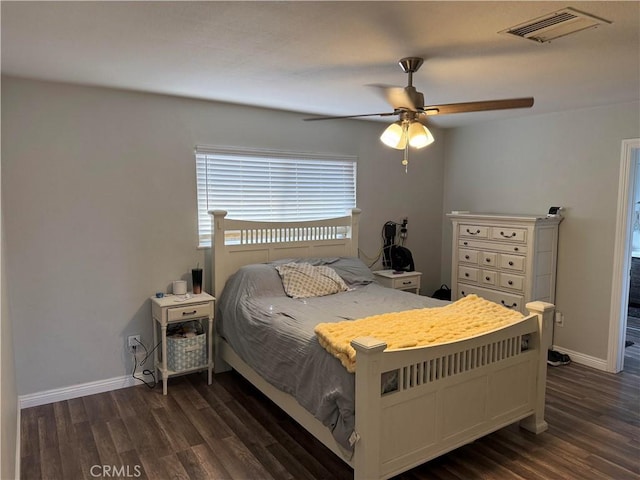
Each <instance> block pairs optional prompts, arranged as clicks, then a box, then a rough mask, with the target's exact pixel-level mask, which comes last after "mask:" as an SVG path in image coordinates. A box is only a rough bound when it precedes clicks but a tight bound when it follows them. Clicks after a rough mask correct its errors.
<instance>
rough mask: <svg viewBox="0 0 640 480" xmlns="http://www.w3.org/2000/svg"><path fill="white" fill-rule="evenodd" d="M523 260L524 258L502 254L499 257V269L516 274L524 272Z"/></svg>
mask: <svg viewBox="0 0 640 480" xmlns="http://www.w3.org/2000/svg"><path fill="white" fill-rule="evenodd" d="M524 260H525V257H523V256H520V255H508V254H506V253H503V254H501V255H500V268H503V269H505V270H513V271H516V272H524Z"/></svg>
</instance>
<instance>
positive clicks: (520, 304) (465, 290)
mask: <svg viewBox="0 0 640 480" xmlns="http://www.w3.org/2000/svg"><path fill="white" fill-rule="evenodd" d="M457 290H458V291H457V292H456V298H462V297H466V296H467V295H470V294H472V293H475V294H476V295H478V296H479V297H482V298H484V299H485V300H489V301H490V302H495V303H498V304H500V305H503V306H505V307H507V308H510V309H512V310H517V311H519V312H522V313H525V311H524V297H523V296H522V295H514V294H511V293H505V292H499V291H497V290H489V289H488V288H482V287H476V286H474V285H465V284H463V283H460V284H458V288H457Z"/></svg>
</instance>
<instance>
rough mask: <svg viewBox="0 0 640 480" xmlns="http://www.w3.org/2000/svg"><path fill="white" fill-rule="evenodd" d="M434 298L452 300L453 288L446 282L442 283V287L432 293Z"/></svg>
mask: <svg viewBox="0 0 640 480" xmlns="http://www.w3.org/2000/svg"><path fill="white" fill-rule="evenodd" d="M431 297H432V298H437V299H438V300H449V301H450V300H451V289H450V288H449V287H447V286H446V285H445V284H444V283H443V284H442V285H440V288H439V289H437V290H436V291H435V292H433V295H431Z"/></svg>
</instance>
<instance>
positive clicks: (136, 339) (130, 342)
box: [127, 335, 140, 349]
mask: <svg viewBox="0 0 640 480" xmlns="http://www.w3.org/2000/svg"><path fill="white" fill-rule="evenodd" d="M139 345H140V335H129V336H128V337H127V346H128V347H129V349H131V348H132V347H138V346H139Z"/></svg>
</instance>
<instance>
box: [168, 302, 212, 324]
mask: <svg viewBox="0 0 640 480" xmlns="http://www.w3.org/2000/svg"><path fill="white" fill-rule="evenodd" d="M210 313H211V307H210V304H209V303H198V304H195V305H187V306H184V307H176V308H169V309H167V320H168V321H169V322H173V321H176V320H190V319H192V318H202V317H208V316H209V314H210Z"/></svg>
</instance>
